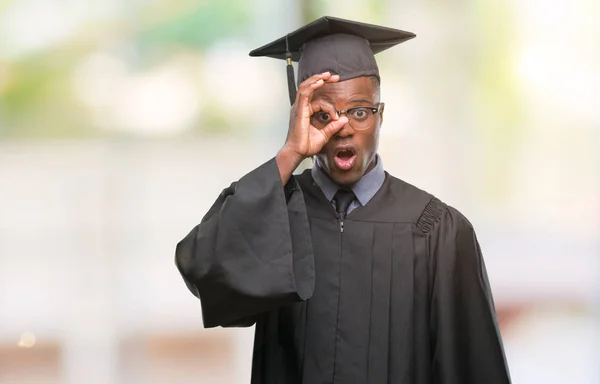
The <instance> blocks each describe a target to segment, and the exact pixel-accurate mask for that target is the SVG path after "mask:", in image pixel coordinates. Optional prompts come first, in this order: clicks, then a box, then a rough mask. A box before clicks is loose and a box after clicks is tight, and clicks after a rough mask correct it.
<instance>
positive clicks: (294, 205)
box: [176, 17, 510, 384]
mask: <svg viewBox="0 0 600 384" xmlns="http://www.w3.org/2000/svg"><path fill="white" fill-rule="evenodd" d="M414 36H415V35H414V34H412V33H408V32H404V31H400V30H395V29H390V28H384V27H378V26H373V25H368V24H362V23H356V22H352V21H348V20H341V19H336V18H332V17H324V18H322V19H319V20H317V21H315V22H313V23H311V24H309V25H307V26H305V27H303V28H300V29H299V30H297V31H295V32H293V33H291V34H289V35H287V36H286V37H283V38H281V39H279V40H276V41H275V42H273V43H271V44H268V45H266V46H264V47H262V48H259V49H257V50H255V51H253V52H251V55H253V56H270V57H275V58H283V59H286V58H287V59H289V60H288V70H289V69H290V68H291V66H290V64H291V62H290V60H298V61H299V64H298V71H299V83H300V85H299V88H298V91H297V95H296V92H295V91H296V90H295V85H294V84H293V82H294V81H293V76H290V77H289V79H290V80H291V87H290V98H291V100H293V102H294V103H293V106H292V110H291V117H290V126H289V131H288V136H287V139H286V142H285V144H284V146H283V147H282V148H281V150H280V151H279V152H278V153H277V155H276V156H275V157H274V158H273V159H271V160H270V161H268V162H267V163H265V164H263V165H262V166H260V167H258V168H257V169H256V170H254V171H252V172H250V173H249V174H247V175H246V176H244V177H242V178H241V179H240V180H239V181H237V182H234V183H233V184H232V185H231V186H230V187H229V188H227V189H225V190H224V191H223V192H222V193H221V195H220V196H219V197H218V199H217V201H216V202H215V204H214V205H213V206H212V208H211V209H210V210H209V212H208V213H207V214H206V216H205V217H204V219H203V220H202V222H201V223H200V224H199V225H198V226H196V227H195V228H194V229H193V230H192V232H191V233H190V234H189V235H188V236H187V237H186V238H185V239H183V240H182V241H181V242H180V243H179V244H178V246H177V251H176V263H177V266H178V268H179V271H180V272H181V274H182V275H183V277H184V279H185V282H186V284H187V286H188V287H189V289H190V290H191V291H192V292H193V293H194V294H195V295H196V296H197V297H199V298H200V300H201V303H202V311H203V320H204V325H205V327H215V326H223V327H231V326H250V325H253V324H256V336H255V345H254V359H253V372H252V382H253V383H286V384H287V383H310V384H316V383H343V384H346V383H416V384H425V383H448V384H496V383H498V384H504V383H509V382H510V378H509V373H508V368H507V364H506V360H505V356H504V351H503V347H502V341H501V337H500V333H499V330H498V324H497V320H496V314H495V310H494V304H493V300H492V295H491V291H490V287H489V283H488V279H487V274H486V271H485V266H484V263H483V258H482V255H481V252H480V249H479V245H478V242H477V239H476V237H475V232H474V230H473V227H472V226H471V224H470V223H469V222H468V221H467V219H466V218H465V217H464V216H462V215H461V214H460V213H459V212H458V211H457V210H456V209H454V208H452V207H450V206H447V205H446V204H444V203H442V202H441V201H440V200H438V199H437V198H435V197H433V196H431V195H430V194H428V193H426V192H424V191H421V190H419V189H417V188H416V187H414V186H412V185H409V184H407V183H405V182H403V181H401V180H399V179H397V178H395V177H393V176H391V175H389V174H388V173H386V172H385V171H384V168H383V162H382V159H381V158H380V157H379V156H378V155H377V144H378V138H379V131H380V129H381V124H382V122H383V111H384V105H383V103H382V102H381V100H380V99H379V97H380V93H379V82H380V78H379V71H378V69H377V64H376V62H375V58H374V54H375V53H378V52H380V51H382V50H384V49H387V48H389V47H391V46H394V45H396V44H398V43H401V42H404V41H406V40H408V39H410V38H412V37H414ZM291 73H292V74H293V72H291ZM288 74H289V72H288ZM307 157H315V159H316V162H315V166H314V167H313V169H312V170H307V171H305V172H304V173H302V174H301V175H299V176H294V175H293V172H294V170H295V169H296V168H297V167H298V165H299V164H300V162H301V161H302V160H303V159H305V158H307Z"/></svg>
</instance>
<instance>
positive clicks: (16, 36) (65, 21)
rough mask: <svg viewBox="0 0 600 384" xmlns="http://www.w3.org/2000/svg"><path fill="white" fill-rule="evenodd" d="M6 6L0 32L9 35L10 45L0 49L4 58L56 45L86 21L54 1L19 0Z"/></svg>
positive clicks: (1, 19)
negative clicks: (7, 55) (8, 55)
mask: <svg viewBox="0 0 600 384" xmlns="http://www.w3.org/2000/svg"><path fill="white" fill-rule="evenodd" d="M9 4H10V5H9V7H8V9H7V10H6V11H5V12H4V14H3V15H2V16H3V17H1V18H0V33H2V34H4V35H6V36H10V39H9V41H10V42H11V44H10V46H9V47H4V49H2V50H0V52H2V53H3V54H5V55H6V54H13V55H19V54H25V53H28V52H31V51H36V50H39V49H44V48H47V47H49V46H52V45H55V44H58V43H60V42H62V41H64V40H65V39H67V38H69V37H70V36H71V35H72V34H73V33H74V32H75V31H76V30H77V28H79V26H80V25H81V24H82V23H83V22H84V21H85V18H84V17H83V16H84V15H82V14H80V13H79V14H78V13H77V8H74V7H69V6H66V5H65V4H61V3H59V2H57V1H48V0H29V1H28V0H21V1H13V2H12V4H11V3H10V2H9ZM7 48H8V49H7Z"/></svg>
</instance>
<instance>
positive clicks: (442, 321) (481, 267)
mask: <svg viewBox="0 0 600 384" xmlns="http://www.w3.org/2000/svg"><path fill="white" fill-rule="evenodd" d="M429 247H430V257H431V258H432V259H431V260H432V261H433V263H434V265H435V272H434V283H433V295H432V304H431V305H432V307H431V333H432V340H433V341H434V344H433V345H434V348H433V350H434V352H433V371H434V375H433V377H434V382H435V383H439V384H479V383H486V384H508V383H510V375H509V371H508V365H507V363H506V358H505V355H504V349H503V345H502V338H501V335H500V330H499V327H498V321H497V318H496V312H495V307H494V301H493V298H492V292H491V289H490V284H489V281H488V276H487V272H486V269H485V264H484V261H483V256H482V254H481V250H480V247H479V243H478V241H477V238H476V236H475V231H474V230H473V227H472V226H471V224H470V223H469V222H468V221H467V219H466V218H464V217H463V216H462V215H461V214H460V213H459V212H458V211H456V210H455V209H453V208H451V207H446V209H445V210H444V212H443V213H442V217H441V221H440V222H439V223H437V225H436V227H435V228H434V229H433V230H432V232H431V237H430V242H429Z"/></svg>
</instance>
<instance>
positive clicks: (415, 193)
mask: <svg viewBox="0 0 600 384" xmlns="http://www.w3.org/2000/svg"><path fill="white" fill-rule="evenodd" d="M389 178H390V189H391V190H393V191H395V192H396V193H397V194H400V195H401V196H402V200H406V201H410V202H413V203H414V202H418V204H413V207H414V213H413V215H414V217H415V220H414V223H415V225H416V227H417V228H418V229H419V230H420V231H421V232H423V233H424V234H428V233H430V232H431V231H433V230H436V229H439V228H440V227H448V228H455V229H456V230H461V231H462V230H473V227H472V225H471V223H470V222H469V220H468V219H467V218H466V217H465V216H464V215H463V214H462V213H461V212H460V211H459V210H458V209H456V208H455V207H453V206H451V205H448V204H446V203H445V202H444V201H442V200H441V199H440V198H438V197H437V196H434V195H433V194H431V193H429V192H427V191H424V190H422V189H420V188H418V187H416V186H414V185H412V184H409V183H407V182H406V181H403V180H401V179H398V178H396V177H394V176H391V175H389Z"/></svg>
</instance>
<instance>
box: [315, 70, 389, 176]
mask: <svg viewBox="0 0 600 384" xmlns="http://www.w3.org/2000/svg"><path fill="white" fill-rule="evenodd" d="M319 99H320V100H323V101H325V102H328V103H330V104H332V105H333V107H334V108H335V109H336V110H338V111H340V110H348V109H350V108H356V107H376V106H377V104H378V103H379V87H378V84H377V82H376V80H374V78H371V77H357V78H354V79H350V80H345V81H341V82H338V83H330V84H325V85H324V86H323V87H321V88H319V89H318V90H317V91H316V92H315V94H314V97H313V100H319ZM382 122H383V111H381V112H380V113H378V114H376V115H375V121H374V123H373V125H372V126H370V127H369V128H367V129H365V130H355V129H353V128H352V125H351V124H352V123H350V124H346V125H345V126H344V127H343V128H342V129H341V130H339V131H338V132H337V134H336V135H335V136H333V137H332V138H331V140H329V142H327V144H325V146H324V147H323V149H322V150H321V152H319V154H317V160H318V162H319V164H320V165H321V167H322V168H323V169H324V170H325V172H327V174H329V177H330V178H331V179H332V180H333V181H334V182H335V183H336V184H338V185H344V186H350V185H352V184H354V183H356V182H357V181H358V180H360V178H361V177H363V175H364V174H366V173H367V172H369V171H370V170H371V169H373V167H374V166H375V157H376V154H377V146H378V143H379V129H380V127H381V123H382Z"/></svg>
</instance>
